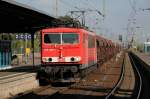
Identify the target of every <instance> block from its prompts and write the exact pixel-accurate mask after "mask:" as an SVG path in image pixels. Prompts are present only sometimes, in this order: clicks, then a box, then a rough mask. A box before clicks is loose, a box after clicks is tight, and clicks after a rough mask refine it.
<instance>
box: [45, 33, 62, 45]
mask: <svg viewBox="0 0 150 99" xmlns="http://www.w3.org/2000/svg"><path fill="white" fill-rule="evenodd" d="M44 43H50V44H60V43H61V36H60V34H45V35H44Z"/></svg>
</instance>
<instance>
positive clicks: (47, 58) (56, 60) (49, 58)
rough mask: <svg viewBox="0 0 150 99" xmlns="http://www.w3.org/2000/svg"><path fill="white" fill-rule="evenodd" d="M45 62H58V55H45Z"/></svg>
mask: <svg viewBox="0 0 150 99" xmlns="http://www.w3.org/2000/svg"><path fill="white" fill-rule="evenodd" d="M42 60H43V62H58V57H43V58H42Z"/></svg>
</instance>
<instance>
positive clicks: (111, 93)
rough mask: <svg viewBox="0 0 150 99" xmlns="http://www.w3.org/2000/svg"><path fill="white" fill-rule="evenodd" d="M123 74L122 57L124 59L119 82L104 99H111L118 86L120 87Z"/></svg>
mask: <svg viewBox="0 0 150 99" xmlns="http://www.w3.org/2000/svg"><path fill="white" fill-rule="evenodd" d="M124 74H125V56H124V59H123V63H122V69H121V74H120V77H119V80H118V82H117V83H116V85H115V86H114V87H113V88H112V90H111V91H110V92H108V94H107V95H106V97H105V99H112V97H113V95H114V93H115V92H116V91H117V89H118V88H119V87H120V85H121V83H122V81H123V79H124Z"/></svg>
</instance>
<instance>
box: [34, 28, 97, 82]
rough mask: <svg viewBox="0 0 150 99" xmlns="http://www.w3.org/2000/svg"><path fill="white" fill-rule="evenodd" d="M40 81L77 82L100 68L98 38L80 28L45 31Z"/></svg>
mask: <svg viewBox="0 0 150 99" xmlns="http://www.w3.org/2000/svg"><path fill="white" fill-rule="evenodd" d="M41 32H42V46H41V63H42V68H41V70H40V71H39V73H38V75H37V77H38V79H39V81H40V82H41V81H42V82H43V81H45V80H47V81H48V80H50V81H52V82H72V81H73V82H74V81H76V80H78V79H79V78H80V77H81V76H83V75H84V73H85V70H87V68H90V67H93V66H96V64H97V47H96V34H95V33H93V32H89V31H87V30H84V29H78V28H63V27H60V28H48V29H43V30H42V31H41Z"/></svg>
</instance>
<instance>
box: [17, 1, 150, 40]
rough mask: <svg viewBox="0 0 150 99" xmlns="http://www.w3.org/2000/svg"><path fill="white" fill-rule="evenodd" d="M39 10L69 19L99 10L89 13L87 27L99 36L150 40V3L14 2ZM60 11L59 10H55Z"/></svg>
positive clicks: (86, 16)
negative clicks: (68, 16)
mask: <svg viewBox="0 0 150 99" xmlns="http://www.w3.org/2000/svg"><path fill="white" fill-rule="evenodd" d="M15 1H17V2H19V3H23V4H27V5H29V6H32V7H34V8H36V9H40V10H42V11H45V12H47V13H48V14H49V15H52V16H57V17H59V16H64V15H70V14H69V11H75V10H87V9H90V10H98V11H101V12H102V13H103V14H105V18H103V17H102V16H101V15H99V14H98V13H97V12H96V11H91V12H86V13H85V18H86V21H85V22H86V25H87V26H89V27H90V29H91V30H93V31H95V32H96V33H97V34H98V35H101V36H104V37H106V38H109V39H112V40H115V41H118V35H122V36H123V40H124V41H126V40H130V39H131V37H132V36H134V38H135V40H136V41H137V42H144V41H146V39H147V38H150V10H144V11H143V10H142V9H145V8H150V0H57V6H56V0H15ZM56 7H57V10H56Z"/></svg>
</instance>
